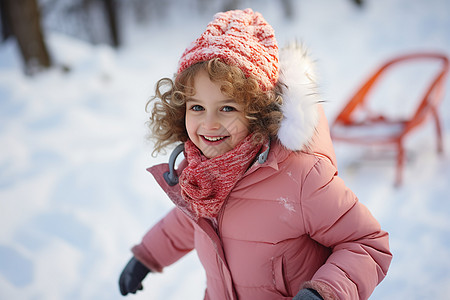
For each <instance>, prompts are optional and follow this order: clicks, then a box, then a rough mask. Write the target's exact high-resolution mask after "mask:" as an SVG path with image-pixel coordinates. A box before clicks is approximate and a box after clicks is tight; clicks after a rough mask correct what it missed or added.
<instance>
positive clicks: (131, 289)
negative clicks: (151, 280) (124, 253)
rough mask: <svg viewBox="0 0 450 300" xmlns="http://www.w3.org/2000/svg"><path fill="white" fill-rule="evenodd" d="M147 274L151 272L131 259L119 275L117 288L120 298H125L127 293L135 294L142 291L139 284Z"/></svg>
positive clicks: (134, 259)
mask: <svg viewBox="0 0 450 300" xmlns="http://www.w3.org/2000/svg"><path fill="white" fill-rule="evenodd" d="M149 272H151V271H150V270H149V269H148V268H147V267H146V266H144V265H143V264H142V263H141V262H140V261H138V260H137V259H136V258H134V257H132V258H131V259H130V261H129V262H128V264H127V265H126V266H125V268H124V269H123V271H122V274H120V278H119V288H120V293H121V294H122V296H126V295H127V294H128V293H132V294H135V293H136V291H138V290H142V289H143V287H142V283H141V282H142V280H144V278H145V276H147V274H148V273H149Z"/></svg>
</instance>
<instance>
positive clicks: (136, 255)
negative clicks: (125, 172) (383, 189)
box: [119, 9, 392, 300]
mask: <svg viewBox="0 0 450 300" xmlns="http://www.w3.org/2000/svg"><path fill="white" fill-rule="evenodd" d="M149 105H153V106H152V113H151V117H150V122H149V125H150V129H151V131H152V137H153V138H154V139H155V149H154V152H155V153H158V152H160V151H161V150H163V149H165V148H166V147H168V146H172V145H174V144H177V143H178V144H180V145H181V146H178V147H176V149H175V152H174V153H173V154H172V155H171V159H170V163H169V164H160V165H156V166H153V167H151V168H149V171H150V172H151V173H152V174H153V176H154V177H155V179H156V181H157V182H158V183H159V184H160V185H161V187H162V188H163V190H164V191H165V192H166V193H167V195H168V197H169V198H170V199H171V200H172V201H173V203H174V204H175V207H174V208H173V209H172V210H171V211H170V212H169V213H168V214H167V216H166V217H164V218H163V219H162V220H161V221H159V222H158V223H157V224H156V225H155V226H154V227H153V228H151V229H150V230H149V231H148V232H147V233H146V234H145V236H144V238H143V240H142V242H141V243H140V244H138V245H136V246H135V247H133V249H132V252H133V257H132V258H131V260H130V261H129V262H128V264H127V265H126V267H125V268H124V270H123V272H122V274H121V276H120V279H119V286H120V291H121V293H122V295H127V294H128V293H135V292H136V291H137V290H140V289H142V280H143V279H144V278H145V277H146V275H147V274H148V273H149V272H155V273H156V272H161V271H162V270H163V269H164V267H166V266H168V265H170V264H172V263H174V262H176V261H177V260H178V259H180V258H181V257H183V256H184V255H185V254H187V253H188V252H190V251H191V250H193V249H195V250H196V251H197V254H198V256H199V258H200V261H201V263H202V265H203V267H204V269H205V271H206V279H207V289H206V291H205V299H213V300H221V299H227V300H228V299H230V300H237V299H241V300H246V299H249V300H250V299H252V300H253V299H258V300H269V299H295V300H306V299H313V300H314V299H316V300H317V299H367V298H368V297H369V296H370V294H371V293H372V292H373V290H374V288H375V287H376V285H377V284H378V283H379V282H380V281H381V280H382V279H383V278H384V277H385V276H386V273H387V270H388V267H389V264H390V261H391V258H392V255H391V253H390V251H389V245H388V234H387V233H386V232H385V231H383V230H381V228H380V225H379V223H378V222H377V221H376V220H375V218H374V217H373V216H372V215H371V213H370V212H369V211H368V209H367V208H366V207H365V206H364V205H363V204H361V203H360V202H359V201H358V199H357V198H356V196H355V195H354V194H353V193H352V192H351V191H350V190H349V189H348V188H347V187H346V186H345V184H344V182H343V181H342V179H340V178H339V177H338V176H337V167H336V160H335V156H334V151H333V146H332V143H331V139H330V135H329V131H328V125H327V121H326V118H325V115H324V113H323V110H322V108H321V105H320V99H319V97H318V95H317V92H316V84H315V82H314V73H313V70H312V64H311V61H310V59H309V58H308V57H307V56H306V54H305V52H304V50H303V49H301V48H300V47H298V46H297V45H291V46H289V47H286V48H283V49H281V50H280V51H279V50H278V46H277V43H276V40H275V36H274V33H273V29H272V27H271V26H270V25H269V24H268V23H267V22H266V21H265V20H264V19H263V17H262V16H261V15H260V14H259V13H255V12H253V11H252V10H251V9H247V10H244V11H241V10H235V11H229V12H225V13H219V14H217V15H216V16H215V18H214V20H213V21H212V22H211V23H210V24H208V26H207V28H206V31H205V32H204V33H203V34H202V35H201V37H200V38H198V39H197V40H196V41H194V43H193V44H192V45H191V46H190V47H188V48H187V49H186V50H185V51H184V53H183V55H182V57H181V59H180V62H179V68H178V72H177V74H176V76H175V78H174V79H173V80H172V79H168V78H164V79H161V80H160V81H159V82H158V83H157V88H156V95H155V97H154V99H153V100H152V101H151V102H150V103H149ZM181 151H184V156H185V159H184V160H183V161H182V162H181V163H180V165H179V166H178V169H177V170H174V165H175V160H176V156H177V155H178V153H180V152H181Z"/></svg>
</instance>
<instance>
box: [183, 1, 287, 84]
mask: <svg viewBox="0 0 450 300" xmlns="http://www.w3.org/2000/svg"><path fill="white" fill-rule="evenodd" d="M213 58H220V59H221V60H222V61H223V62H225V63H227V64H229V65H234V66H238V67H239V68H240V69H241V70H242V71H244V73H245V75H246V76H253V77H255V78H256V79H257V80H258V81H259V84H260V86H261V87H262V88H263V89H264V90H268V89H271V88H273V86H274V85H275V83H276V82H277V80H278V75H279V67H278V46H277V41H276V40H275V35H274V30H273V28H272V27H271V26H270V25H269V24H268V23H267V22H266V20H264V18H263V16H262V15H261V14H260V13H257V12H253V10H251V9H250V8H247V9H246V10H231V11H227V12H221V13H217V14H216V15H215V16H214V19H213V20H212V21H211V22H210V23H209V24H208V26H207V27H206V31H205V32H204V33H203V34H202V35H201V36H200V37H199V38H198V39H197V40H195V41H194V42H193V43H192V44H191V45H190V46H189V47H188V48H187V49H186V50H185V51H184V53H183V55H182V56H181V59H180V61H179V63H178V73H180V72H182V71H183V70H185V69H186V68H188V67H190V66H192V65H193V64H195V63H197V62H201V61H205V60H210V59H213Z"/></svg>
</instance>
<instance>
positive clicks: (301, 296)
mask: <svg viewBox="0 0 450 300" xmlns="http://www.w3.org/2000/svg"><path fill="white" fill-rule="evenodd" d="M292 300H323V298H322V297H321V296H320V295H319V293H318V292H316V291H315V290H313V289H301V290H300V292H298V294H297V295H296V296H295V297H294V298H292Z"/></svg>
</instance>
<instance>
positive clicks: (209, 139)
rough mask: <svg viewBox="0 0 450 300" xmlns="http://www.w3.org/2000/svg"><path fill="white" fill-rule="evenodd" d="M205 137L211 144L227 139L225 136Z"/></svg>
mask: <svg viewBox="0 0 450 300" xmlns="http://www.w3.org/2000/svg"><path fill="white" fill-rule="evenodd" d="M203 137H204V138H205V139H206V140H208V141H210V142H217V141H220V140H222V139H224V138H225V137H224V136H218V137H212V136H205V135H204V136H203Z"/></svg>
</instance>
